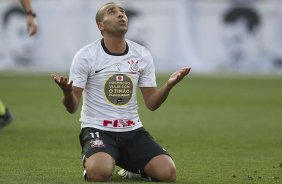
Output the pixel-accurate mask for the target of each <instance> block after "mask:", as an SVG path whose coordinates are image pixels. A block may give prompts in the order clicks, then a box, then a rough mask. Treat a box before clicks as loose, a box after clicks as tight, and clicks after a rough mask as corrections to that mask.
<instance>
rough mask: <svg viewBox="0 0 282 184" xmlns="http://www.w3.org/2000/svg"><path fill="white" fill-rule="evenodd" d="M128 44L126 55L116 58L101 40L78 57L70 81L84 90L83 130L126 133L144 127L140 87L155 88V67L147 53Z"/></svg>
mask: <svg viewBox="0 0 282 184" xmlns="http://www.w3.org/2000/svg"><path fill="white" fill-rule="evenodd" d="M126 43H127V45H126V51H125V52H124V53H122V54H113V53H110V52H109V51H108V50H107V48H106V47H105V44H104V40H103V39H99V40H96V41H94V42H93V43H91V44H89V45H86V46H85V47H83V48H82V49H80V50H79V51H78V53H77V54H76V55H75V57H74V59H73V62H72V65H71V68H70V80H72V81H73V86H75V87H79V88H82V89H83V105H82V110H81V116H80V122H81V128H84V127H93V128H97V129H100V130H105V131H113V132H126V131H131V130H135V129H137V128H140V127H142V126H143V125H142V122H141V120H140V118H139V115H138V106H137V97H136V92H137V87H156V76H155V67H154V63H153V58H152V55H151V54H150V52H149V51H148V49H146V48H145V47H143V46H141V45H139V44H137V43H135V42H133V41H130V40H126Z"/></svg>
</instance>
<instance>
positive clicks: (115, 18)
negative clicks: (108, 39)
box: [96, 2, 128, 35]
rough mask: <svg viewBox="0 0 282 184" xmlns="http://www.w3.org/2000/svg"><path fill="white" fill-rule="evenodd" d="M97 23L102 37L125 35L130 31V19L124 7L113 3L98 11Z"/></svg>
mask: <svg viewBox="0 0 282 184" xmlns="http://www.w3.org/2000/svg"><path fill="white" fill-rule="evenodd" d="M96 23H97V26H98V28H99V30H100V31H101V34H102V35H104V33H108V34H113V35H124V34H125V33H126V32H127V30H128V18H127V16H126V14H125V11H124V9H123V7H122V6H120V5H118V4H116V3H113V2H111V3H107V4H104V5H103V6H102V7H101V8H100V9H99V10H98V12H97V14H96Z"/></svg>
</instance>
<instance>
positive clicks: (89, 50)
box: [75, 39, 101, 59]
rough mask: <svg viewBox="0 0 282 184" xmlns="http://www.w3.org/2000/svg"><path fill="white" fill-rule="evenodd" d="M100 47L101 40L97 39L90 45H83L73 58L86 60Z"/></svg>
mask: <svg viewBox="0 0 282 184" xmlns="http://www.w3.org/2000/svg"><path fill="white" fill-rule="evenodd" d="M100 45H101V39H98V40H96V41H94V42H92V43H89V44H87V45H85V46H84V47H82V48H81V49H80V50H79V51H78V52H77V53H76V54H75V58H82V59H87V58H89V57H92V56H93V53H95V52H96V50H97V49H98V47H99V46H100Z"/></svg>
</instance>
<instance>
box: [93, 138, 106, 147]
mask: <svg viewBox="0 0 282 184" xmlns="http://www.w3.org/2000/svg"><path fill="white" fill-rule="evenodd" d="M90 144H91V147H92V148H101V147H105V144H104V142H103V140H102V139H101V138H100V137H97V138H96V139H92V140H91V141H90Z"/></svg>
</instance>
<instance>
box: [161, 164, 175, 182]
mask: <svg viewBox="0 0 282 184" xmlns="http://www.w3.org/2000/svg"><path fill="white" fill-rule="evenodd" d="M157 179H158V180H160V181H163V182H175V181H176V168H175V166H174V165H171V166H169V167H167V168H164V169H162V171H161V173H159V175H158V178H157Z"/></svg>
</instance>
